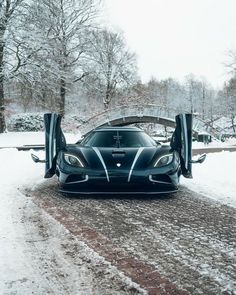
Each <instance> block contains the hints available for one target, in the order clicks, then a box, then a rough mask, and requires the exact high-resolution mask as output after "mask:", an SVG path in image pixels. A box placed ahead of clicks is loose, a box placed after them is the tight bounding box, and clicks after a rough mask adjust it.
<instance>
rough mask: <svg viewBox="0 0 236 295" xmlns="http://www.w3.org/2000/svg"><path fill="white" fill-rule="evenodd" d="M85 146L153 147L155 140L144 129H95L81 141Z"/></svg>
mask: <svg viewBox="0 0 236 295" xmlns="http://www.w3.org/2000/svg"><path fill="white" fill-rule="evenodd" d="M81 145H84V146H93V147H114V148H118V147H127V148H129V147H130V148H131V147H151V146H156V143H155V141H154V140H153V139H152V138H151V137H150V136H148V135H147V134H146V133H145V132H142V131H114V130H111V131H109V130H108V131H95V132H92V133H91V134H89V135H88V136H87V137H86V138H84V140H83V141H82V142H81Z"/></svg>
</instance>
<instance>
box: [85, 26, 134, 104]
mask: <svg viewBox="0 0 236 295" xmlns="http://www.w3.org/2000/svg"><path fill="white" fill-rule="evenodd" d="M87 40H88V42H87V45H88V47H87V48H88V53H87V64H86V67H85V71H86V72H87V73H89V77H88V78H89V81H91V79H92V80H93V82H94V84H93V87H95V88H96V89H97V92H98V93H99V95H100V97H102V98H103V104H104V107H105V109H106V108H108V106H109V104H110V102H111V100H112V98H114V96H115V94H116V91H117V89H118V88H122V87H127V86H130V85H132V84H133V83H134V81H136V71H137V69H136V58H135V55H134V54H133V53H131V52H130V51H129V49H128V48H127V45H126V43H125V40H124V37H123V36H122V34H121V33H114V32H111V31H108V30H106V29H103V30H92V31H90V34H89V35H88V38H87ZM85 83H86V79H85ZM89 87H91V84H90V85H89Z"/></svg>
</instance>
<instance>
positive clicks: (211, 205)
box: [27, 180, 236, 294]
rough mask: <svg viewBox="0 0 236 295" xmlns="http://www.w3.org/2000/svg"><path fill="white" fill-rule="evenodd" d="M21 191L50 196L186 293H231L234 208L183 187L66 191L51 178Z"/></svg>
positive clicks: (234, 285)
mask: <svg viewBox="0 0 236 295" xmlns="http://www.w3.org/2000/svg"><path fill="white" fill-rule="evenodd" d="M27 194H28V196H30V197H32V199H33V201H34V202H35V203H37V204H38V205H40V204H41V203H42V202H44V201H45V202H46V201H50V203H51V204H53V205H51V206H54V207H56V208H60V210H62V211H64V212H65V213H68V214H70V216H73V218H75V219H78V220H80V221H82V222H83V224H85V225H86V226H88V227H89V228H91V229H93V230H95V231H96V232H98V233H99V234H102V235H103V236H105V237H106V238H107V239H109V241H111V242H112V244H113V245H115V246H117V247H119V248H122V249H124V251H125V252H126V253H128V255H129V256H130V257H135V258H136V259H138V260H139V261H142V262H143V263H146V264H148V265H151V266H152V267H153V268H154V269H155V270H157V271H158V272H159V273H160V274H161V275H162V276H164V277H165V278H167V279H168V280H169V281H170V282H173V283H174V284H176V286H177V287H178V288H180V289H182V290H187V291H188V292H189V293H190V294H236V210H235V209H234V208H231V207H228V206H225V205H221V204H220V203H217V202H215V201H212V200H210V199H208V198H205V197H203V196H201V195H199V194H196V193H194V192H192V191H189V190H187V189H186V188H184V187H180V190H179V191H178V192H177V193H175V194H173V195H169V196H156V197H146V196H140V197H133V196H127V197H124V196H122V197H119V196H117V197H114V196H106V197H103V196H96V197H94V196H91V197H88V196H86V197H81V196H80V197H68V196H64V195H62V194H61V193H59V192H58V191H57V184H56V183H55V180H52V181H46V182H45V183H43V184H41V185H40V186H39V187H38V188H37V190H35V191H34V192H28V193H27ZM172 294H174V293H172Z"/></svg>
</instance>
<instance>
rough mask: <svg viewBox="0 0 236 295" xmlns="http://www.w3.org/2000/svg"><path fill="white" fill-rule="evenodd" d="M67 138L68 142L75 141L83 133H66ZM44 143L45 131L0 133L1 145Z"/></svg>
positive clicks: (14, 145) (17, 145)
mask: <svg viewBox="0 0 236 295" xmlns="http://www.w3.org/2000/svg"><path fill="white" fill-rule="evenodd" d="M65 138H66V142H67V143H75V142H76V141H78V140H79V139H80V138H81V134H80V133H78V134H72V133H65ZM44 143H45V134H44V132H7V133H2V134H0V147H19V146H23V145H35V144H44Z"/></svg>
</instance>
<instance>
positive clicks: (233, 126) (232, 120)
mask: <svg viewBox="0 0 236 295" xmlns="http://www.w3.org/2000/svg"><path fill="white" fill-rule="evenodd" d="M234 120H235V116H234V115H231V125H232V128H233V132H234V133H235V132H236V129H235V124H234Z"/></svg>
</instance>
